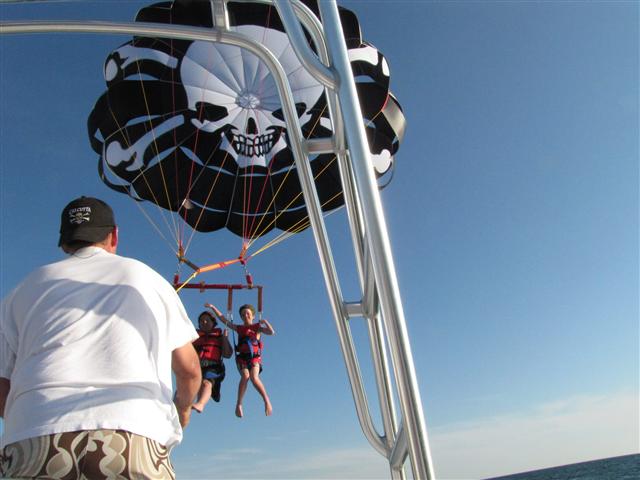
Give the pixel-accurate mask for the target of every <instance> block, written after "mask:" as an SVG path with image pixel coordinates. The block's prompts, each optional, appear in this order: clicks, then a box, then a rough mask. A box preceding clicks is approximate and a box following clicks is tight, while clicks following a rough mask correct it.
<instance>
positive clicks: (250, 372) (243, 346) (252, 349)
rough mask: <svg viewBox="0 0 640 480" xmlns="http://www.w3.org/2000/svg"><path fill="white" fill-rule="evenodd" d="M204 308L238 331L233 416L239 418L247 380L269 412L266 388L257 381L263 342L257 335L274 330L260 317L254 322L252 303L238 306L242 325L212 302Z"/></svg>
mask: <svg viewBox="0 0 640 480" xmlns="http://www.w3.org/2000/svg"><path fill="white" fill-rule="evenodd" d="M205 307H207V308H210V309H211V310H213V312H214V313H215V314H216V316H217V317H218V319H219V320H220V321H221V322H222V323H224V324H225V325H226V326H227V327H229V328H230V329H232V330H234V331H235V332H237V333H238V345H237V346H236V365H237V367H238V371H239V372H240V383H239V384H238V400H237V401H236V416H237V417H242V399H243V398H244V394H245V392H246V391H247V384H248V383H249V380H251V383H253V386H254V387H255V389H256V390H257V391H258V393H259V394H260V396H261V397H262V400H263V401H264V413H265V415H267V416H269V415H271V412H272V411H273V408H272V407H271V402H270V401H269V396H268V395H267V391H266V389H265V388H264V385H263V384H262V381H261V380H260V372H261V371H262V342H261V341H260V335H261V334H262V333H264V334H265V335H274V334H275V333H276V332H275V330H274V329H273V327H272V326H271V324H270V323H269V322H268V321H267V320H260V321H259V322H258V323H253V320H254V318H255V315H256V311H255V308H253V305H242V306H241V307H240V318H242V323H243V324H242V325H236V324H234V323H231V322H230V321H228V320H227V319H226V318H225V317H224V315H222V313H221V312H220V310H218V309H217V308H216V307H215V306H214V305H212V304H210V303H207V304H205Z"/></svg>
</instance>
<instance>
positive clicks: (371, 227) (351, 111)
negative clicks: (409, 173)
mask: <svg viewBox="0 0 640 480" xmlns="http://www.w3.org/2000/svg"><path fill="white" fill-rule="evenodd" d="M318 4H319V7H320V13H321V16H322V24H323V26H324V30H325V36H326V40H327V47H328V50H329V55H330V57H331V64H332V65H333V66H334V67H335V69H336V71H337V74H338V75H339V88H338V98H339V99H340V105H341V107H342V112H343V118H344V124H345V130H346V132H345V133H346V138H347V146H348V148H349V152H350V153H351V159H352V162H353V168H354V174H355V180H356V185H357V188H358V193H359V194H360V200H361V205H362V214H363V218H364V222H365V230H366V232H367V241H368V244H369V248H370V252H371V256H372V263H373V270H374V275H375V278H376V284H377V285H378V293H379V296H380V307H381V311H382V315H383V320H384V321H385V324H386V327H387V331H388V334H389V339H390V349H391V353H392V357H393V360H394V361H393V364H394V369H395V372H396V379H397V383H398V393H399V400H400V408H401V411H402V415H403V420H404V426H405V429H406V432H407V437H408V445H409V456H410V459H411V465H412V468H413V473H414V477H416V478H426V479H432V478H433V465H432V461H431V454H430V451H429V445H428V440H427V431H426V426H425V421H424V415H423V413H422V402H421V399H420V392H419V390H418V385H417V379H416V373H415V367H414V364H413V358H412V355H411V348H410V345H409V341H408V335H407V328H406V323H405V319H404V312H403V310H402V303H401V300H400V293H399V288H398V284H397V277H396V273H395V267H394V265H393V262H392V256H391V247H390V244H389V238H388V233H387V228H386V224H385V221H384V215H383V211H382V205H381V203H380V197H379V194H378V191H377V185H376V181H375V178H374V175H373V171H372V170H373V169H372V168H371V162H370V161H369V156H370V154H369V150H368V147H367V146H368V143H367V138H366V134H365V130H364V124H363V122H362V113H361V111H360V105H359V103H358V95H357V92H356V89H355V83H354V80H353V74H352V72H351V64H350V62H349V58H348V57H347V50H346V45H345V43H344V36H343V33H342V25H341V23H340V17H339V14H338V7H337V5H336V2H335V0H323V1H320V2H318Z"/></svg>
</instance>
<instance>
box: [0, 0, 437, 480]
mask: <svg viewBox="0 0 640 480" xmlns="http://www.w3.org/2000/svg"><path fill="white" fill-rule="evenodd" d="M11 1H13V0H9V2H11ZM16 1H18V2H19V1H21V0H16ZM22 1H24V0H22ZM209 1H210V2H211V10H212V14H213V24H214V28H213V29H205V28H196V27H188V26H179V25H166V24H162V25H160V24H150V23H137V22H131V23H111V22H101V21H85V22H73V21H51V22H46V21H29V22H2V23H0V34H18V33H22V34H24V33H56V32H58V33H65V32H66V33H68V32H81V33H109V34H132V35H142V36H161V37H164V38H179V39H187V40H202V41H210V42H218V43H223V44H229V45H235V46H238V47H241V48H245V49H247V50H249V51H251V52H252V53H253V54H255V55H256V56H258V57H259V58H260V59H261V60H262V61H263V62H264V63H265V64H266V66H267V67H268V68H269V70H270V71H271V73H272V74H273V77H274V79H275V81H276V84H277V88H278V92H279V95H280V99H281V101H282V105H283V111H284V117H285V120H286V123H287V128H288V132H289V140H290V143H291V149H292V150H293V153H294V156H295V161H296V167H297V170H298V172H299V177H300V183H301V186H302V191H303V194H304V199H305V203H306V206H307V210H308V212H309V219H310V223H311V227H312V229H313V233H314V238H315V242H316V246H317V250H318V256H319V259H320V263H321V265H322V270H323V274H324V280H325V284H326V287H327V292H328V296H329V300H330V303H331V307H332V311H333V316H334V319H335V324H336V328H337V331H338V338H339V342H340V347H341V349H342V353H343V356H344V360H345V365H346V368H347V374H348V377H349V381H350V383H351V390H352V393H353V398H354V402H355V407H356V412H357V415H358V419H359V421H360V425H361V427H362V430H363V432H364V435H365V437H366V438H367V440H368V441H369V443H370V444H371V445H372V446H373V448H374V449H375V450H376V451H378V452H379V453H380V454H382V455H383V456H384V457H385V458H387V459H388V461H389V467H390V472H391V478H393V479H404V478H405V476H406V473H405V468H404V466H405V462H406V460H407V458H409V460H410V463H411V468H412V473H413V478H420V479H428V480H432V479H433V478H434V474H433V465H432V461H431V454H430V451H429V445H428V440H427V432H426V426H425V420H424V414H423V409H422V402H421V399H420V392H419V389H418V383H417V378H416V372H415V367H414V362H413V357H412V354H411V347H410V345H409V338H408V334H407V327H406V322H405V317H404V312H403V308H402V301H401V298H400V291H399V288H398V282H397V275H396V271H395V267H394V264H393V260H392V255H391V246H390V241H389V235H388V232H387V227H386V223H385V218H384V214H383V210H382V206H381V201H380V195H379V192H378V188H377V184H376V179H375V176H374V172H373V169H372V168H371V162H370V153H369V149H368V143H367V138H366V134H365V129H364V124H363V121H362V114H361V111H360V105H359V103H358V97H357V94H356V89H355V82H354V79H353V74H352V71H351V66H350V62H349V59H348V57H347V49H346V45H345V42H344V37H343V33H342V26H341V23H340V19H339V14H338V7H337V4H336V2H335V0H322V1H319V2H318V4H319V9H320V15H321V20H322V21H320V20H319V19H318V18H317V17H316V16H315V15H314V14H313V12H311V11H310V10H309V9H308V8H307V7H306V6H305V5H304V4H302V3H301V2H299V1H298V0H250V1H253V2H256V1H259V2H261V3H272V4H273V5H275V7H276V8H277V11H278V13H279V15H280V17H281V19H282V22H283V24H284V27H285V30H286V33H287V35H288V36H289V39H290V41H291V44H292V46H293V48H294V50H295V53H296V55H297V56H298V58H299V60H300V62H301V63H302V65H303V66H304V68H306V69H307V70H308V71H309V73H310V74H311V75H312V76H313V77H314V78H316V79H317V81H318V82H320V83H321V84H322V85H323V86H324V87H325V93H326V95H327V99H328V107H329V114H330V117H331V122H332V125H333V131H334V134H333V136H332V137H329V138H322V139H313V140H305V139H304V137H303V135H302V130H301V126H300V123H299V121H298V116H297V114H296V110H295V105H294V100H293V95H292V92H291V88H290V86H289V83H288V81H287V77H286V74H285V72H284V70H283V68H282V66H281V65H280V63H279V62H278V60H277V58H276V56H275V55H274V54H273V53H272V52H271V51H269V50H268V49H267V48H266V47H265V46H264V45H262V44H260V43H258V42H256V41H254V40H252V39H250V38H248V37H246V36H244V35H241V34H239V33H236V32H233V31H231V30H230V29H229V17H228V11H227V2H228V0H209ZM235 1H238V0H235ZM240 1H242V0H240ZM3 2H5V3H8V2H7V0H3ZM302 26H304V28H305V29H306V31H307V32H308V34H309V35H310V36H311V38H312V40H313V42H314V43H315V46H316V50H317V52H318V53H317V54H316V53H314V52H313V51H312V49H311V48H310V47H309V44H308V42H307V40H306V38H305V34H304V32H303V28H302ZM317 153H334V154H335V155H336V156H337V159H338V162H339V166H340V173H341V179H342V184H343V192H344V200H345V205H346V210H347V217H348V221H349V226H350V233H351V237H352V241H353V249H354V254H355V255H354V256H355V263H356V268H357V271H358V275H359V279H360V292H361V298H360V299H358V300H356V301H347V300H346V299H345V298H344V296H343V294H342V291H341V287H340V280H339V277H338V273H337V271H336V268H335V263H334V259H333V255H332V250H331V245H330V241H329V235H328V233H327V229H326V227H325V223H324V217H323V215H322V209H321V206H320V202H319V200H318V194H317V191H316V187H315V183H314V181H313V175H312V172H311V167H310V164H309V162H308V155H309V154H317ZM355 318H362V319H364V320H365V321H366V325H367V327H368V334H369V346H370V349H371V354H372V359H373V371H374V375H375V382H376V386H377V394H378V401H379V409H380V416H381V419H382V428H383V432H382V433H378V431H377V429H376V427H375V425H374V422H373V419H372V417H371V411H370V408H369V402H368V400H367V396H366V392H365V387H364V382H363V378H362V373H361V371H360V367H359V364H358V358H357V355H356V349H355V345H354V342H353V337H352V334H351V327H350V321H352V320H353V319H355ZM387 348H388V351H389V352H390V353H391V362H389V357H388V354H387ZM389 363H391V367H392V368H391V370H392V372H393V377H392V376H391V371H390V369H389ZM392 380H395V382H394V383H395V388H396V390H395V393H396V394H397V399H398V400H399V403H400V406H399V412H400V417H399V420H398V418H397V408H396V406H395V405H394V383H392Z"/></svg>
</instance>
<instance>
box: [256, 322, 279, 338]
mask: <svg viewBox="0 0 640 480" xmlns="http://www.w3.org/2000/svg"><path fill="white" fill-rule="evenodd" d="M258 323H260V333H264V334H265V335H275V334H276V331H275V330H274V329H273V327H272V326H271V324H270V323H269V321H268V320H264V319H263V320H260V322H258Z"/></svg>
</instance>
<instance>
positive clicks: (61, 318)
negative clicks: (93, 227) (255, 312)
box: [0, 247, 198, 447]
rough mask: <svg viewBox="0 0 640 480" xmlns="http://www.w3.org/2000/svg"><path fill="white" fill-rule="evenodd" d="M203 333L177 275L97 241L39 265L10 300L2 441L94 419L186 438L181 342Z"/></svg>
mask: <svg viewBox="0 0 640 480" xmlns="http://www.w3.org/2000/svg"><path fill="white" fill-rule="evenodd" d="M197 336H198V335H197V333H196V331H195V328H194V327H193V325H192V323H191V321H190V320H189V318H188V316H187V314H186V312H185V309H184V306H183V305H182V302H181V301H180V298H179V297H178V295H177V294H176V292H175V291H174V289H173V288H172V287H171V285H170V284H169V283H168V282H167V281H165V280H164V279H163V278H162V277H161V276H160V275H159V274H157V273H156V272H155V271H153V270H152V269H151V268H149V267H147V266H146V265H144V264H143V263H141V262H139V261H137V260H133V259H130V258H125V257H120V256H118V255H114V254H110V253H108V252H106V251H105V250H103V249H101V248H97V247H88V248H83V249H81V250H79V251H77V252H76V253H75V254H74V255H72V256H69V257H68V258H66V259H65V260H62V261H60V262H57V263H53V264H50V265H46V266H44V267H41V268H39V269H37V270H36V271H34V272H33V273H31V274H30V275H29V276H28V277H27V278H26V279H25V280H24V281H23V282H22V283H21V284H20V285H19V286H18V287H17V288H16V289H15V290H14V291H13V292H11V294H9V296H7V297H6V298H5V299H4V300H3V302H2V308H1V310H0V377H4V378H8V379H10V381H11V389H10V391H9V396H8V398H7V403H6V407H5V418H4V433H3V436H2V438H1V439H0V445H6V444H9V443H13V442H16V441H19V440H23V439H26V438H31V437H37V436H41V435H48V434H51V433H60V432H70V431H77V430H94V429H121V430H127V431H129V432H132V433H135V434H138V435H143V436H145V437H148V438H151V439H153V440H156V441H158V442H160V443H161V444H163V445H166V446H168V447H171V446H173V445H175V444H177V443H179V442H180V440H181V439H182V429H181V427H180V423H179V421H178V414H177V411H176V409H175V407H174V405H173V401H172V398H173V393H172V375H171V352H172V351H173V350H174V349H176V348H178V347H181V346H183V345H185V344H187V343H189V342H191V341H193V340H194V339H195V338H197Z"/></svg>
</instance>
